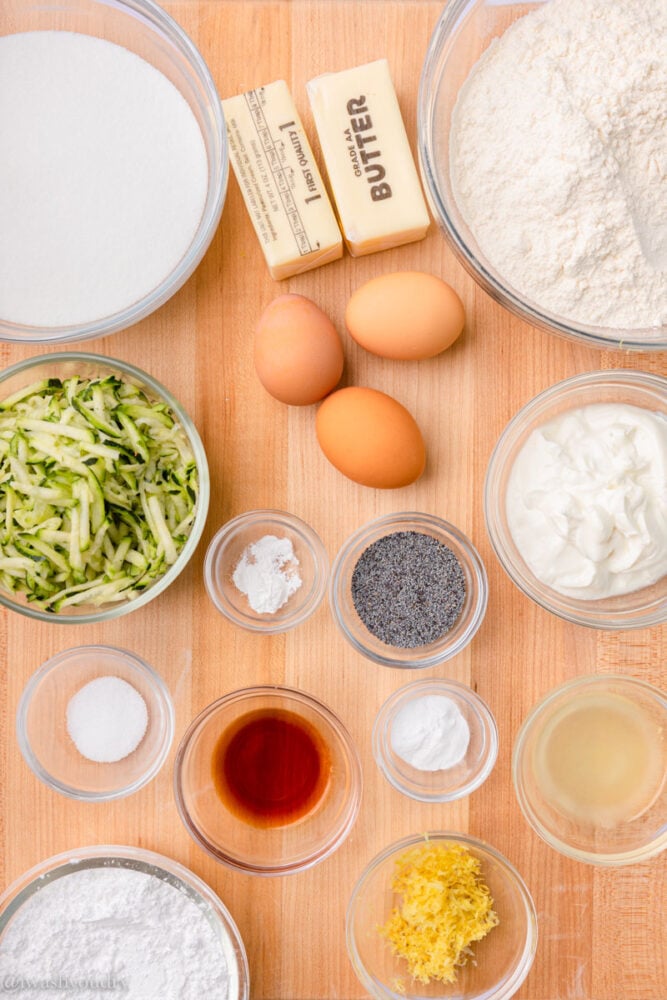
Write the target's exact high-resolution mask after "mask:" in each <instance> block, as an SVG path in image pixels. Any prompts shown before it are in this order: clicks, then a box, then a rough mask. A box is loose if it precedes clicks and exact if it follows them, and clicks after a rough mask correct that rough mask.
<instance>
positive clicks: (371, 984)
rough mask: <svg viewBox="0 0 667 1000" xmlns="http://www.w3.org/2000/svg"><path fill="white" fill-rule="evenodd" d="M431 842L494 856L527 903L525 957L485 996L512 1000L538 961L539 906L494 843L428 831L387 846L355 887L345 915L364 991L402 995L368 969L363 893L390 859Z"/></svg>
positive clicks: (387, 997)
mask: <svg viewBox="0 0 667 1000" xmlns="http://www.w3.org/2000/svg"><path fill="white" fill-rule="evenodd" d="M427 841H435V842H442V841H454V842H457V843H460V844H463V845H464V846H465V847H468V848H470V849H472V850H473V851H479V853H480V854H487V855H490V856H491V857H492V858H493V860H494V861H495V862H496V863H497V864H498V865H499V866H500V867H501V868H502V869H503V870H504V871H505V872H506V873H507V874H508V875H509V877H510V880H511V882H512V884H513V885H514V887H515V889H516V890H517V897H518V898H519V899H520V900H521V902H522V904H523V909H524V914H525V917H526V927H527V934H526V940H525V942H524V947H523V951H522V953H521V958H520V960H519V962H518V963H517V966H516V968H515V969H514V970H513V972H512V973H511V975H510V976H509V978H508V979H507V980H506V981H505V982H504V983H503V984H502V985H501V987H500V989H499V990H498V989H495V990H494V991H493V993H489V994H485V996H484V1000H509V998H510V997H511V996H513V995H514V994H515V993H516V991H517V990H518V989H519V987H520V986H521V984H522V983H523V981H524V980H525V979H526V977H527V975H528V973H529V972H530V969H531V966H532V964H533V960H534V958H535V952H536V950H537V940H538V921H537V910H536V909H535V903H534V901H533V897H532V896H531V894H530V891H529V889H528V886H527V885H526V883H525V881H524V879H523V878H522V876H521V875H520V874H519V872H518V871H517V869H516V868H515V867H514V865H513V864H512V863H511V862H510V861H509V860H508V859H507V858H506V857H505V856H504V855H503V854H501V853H500V851H498V850H497V849H496V848H495V847H492V846H491V844H489V843H487V842H486V841H484V840H480V839H479V838H477V837H472V836H471V835H470V834H466V833H457V832H454V831H451V832H450V831H428V832H426V833H422V834H413V835H410V836H408V837H404V838H402V839H401V840H398V841H395V842H394V843H393V844H389V846H388V847H385V848H384V849H383V850H382V851H380V853H379V854H376V856H375V857H374V858H372V860H371V861H370V862H369V863H368V864H367V865H366V867H365V868H364V870H363V872H362V873H361V875H360V876H359V878H358V880H357V882H356V883H355V885H354V888H353V889H352V893H351V895H350V900H349V903H348V905H347V910H346V914H345V943H346V945H347V951H348V955H349V957H350V962H351V963H352V967H353V969H354V971H355V973H356V976H357V978H358V979H359V981H360V982H361V983H362V985H363V986H364V988H365V989H366V990H368V992H369V993H370V995H371V996H372V997H375V998H376V1000H397V998H398V997H399V994H396V993H394V992H393V991H390V990H388V989H385V988H384V987H383V986H382V984H379V983H378V981H377V980H376V979H375V978H374V977H373V976H372V975H371V974H370V973H369V972H368V971H367V970H366V967H365V966H364V964H363V962H362V960H361V955H360V954H359V950H358V948H357V942H356V937H355V933H354V917H355V913H356V907H357V903H358V901H359V897H360V896H361V893H362V890H363V889H364V887H365V885H366V883H367V881H368V880H369V879H370V878H371V876H372V875H374V873H375V871H376V870H377V869H378V868H379V867H380V865H382V864H383V862H384V861H386V860H387V859H388V858H391V857H392V856H393V855H394V854H399V853H401V852H402V851H405V850H407V849H408V848H410V847H415V846H417V845H418V844H423V843H426V842H427Z"/></svg>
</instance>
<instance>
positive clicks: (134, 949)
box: [0, 846, 249, 1000]
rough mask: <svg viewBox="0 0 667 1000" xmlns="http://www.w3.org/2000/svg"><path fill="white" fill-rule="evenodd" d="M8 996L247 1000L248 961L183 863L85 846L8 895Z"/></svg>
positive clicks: (0, 973)
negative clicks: (74, 995)
mask: <svg viewBox="0 0 667 1000" xmlns="http://www.w3.org/2000/svg"><path fill="white" fill-rule="evenodd" d="M0 980H1V981H2V984H3V989H4V990H6V991H7V992H10V993H14V994H15V995H17V996H24V995H26V996H27V995H28V993H29V995H30V996H31V997H35V998H36V1000H40V998H46V997H50V996H53V994H54V992H62V993H67V994H69V993H70V992H71V993H76V995H77V996H82V997H83V996H86V997H93V996H95V997H98V996H107V995H109V996H115V995H120V996H123V997H126V998H127V1000H168V998H175V997H178V1000H202V998H204V997H205V998H206V1000H246V998H247V997H248V995H249V976H248V963H247V959H246V955H245V949H244V947H243V942H242V940H241V937H240V935H239V932H238V929H237V927H236V925H235V923H234V921H233V919H232V917H231V915H230V913H229V911H228V910H227V908H226V907H225V906H224V904H223V903H222V902H221V900H220V899H219V898H218V897H217V896H216V895H215V893H214V892H213V891H212V890H211V889H210V888H209V887H208V886H207V885H206V884H205V883H204V882H202V881H201V880H200V879H199V878H198V877H197V876H196V875H194V874H193V873H192V872H190V871H188V869H186V868H184V867H183V866H182V865H179V864H177V863H176V862H175V861H171V860H170V859H168V858H165V857H162V856H161V855H159V854H154V853H153V852H152V851H145V850H141V849H139V848H135V847H118V846H113V847H108V846H104V847H100V846H95V847H86V848H81V849H79V850H75V851H70V852H68V853H66V854H59V855H57V856H55V857H52V858H49V859H48V860H46V861H43V862H42V863H41V864H39V865H37V866H36V867H35V868H33V869H32V870H31V871H29V872H27V873H25V874H24V875H22V876H21V877H20V878H19V879H17V881H16V882H14V883H13V885H11V886H10V887H9V888H8V889H7V890H6V891H5V892H4V893H3V895H2V897H0Z"/></svg>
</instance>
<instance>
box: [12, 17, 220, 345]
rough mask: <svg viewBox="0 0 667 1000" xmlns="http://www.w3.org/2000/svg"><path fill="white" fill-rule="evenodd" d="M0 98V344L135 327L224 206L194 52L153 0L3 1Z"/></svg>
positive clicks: (216, 138) (216, 145)
mask: <svg viewBox="0 0 667 1000" xmlns="http://www.w3.org/2000/svg"><path fill="white" fill-rule="evenodd" d="M0 94H3V95H11V99H8V100H3V101H0V146H2V149H3V156H2V158H1V159H0V219H1V220H2V224H1V225H0V339H3V340H12V341H22V342H42V343H44V342H49V343H54V342H64V341H71V340H84V339H87V338H91V337H98V336H103V335H105V334H108V333H112V332H114V331H115V330H120V329H124V328H125V327H128V326H130V325H132V324H133V323H136V322H138V321H139V320H141V319H143V318H144V317H145V316H147V315H148V314H149V313H151V312H153V311H154V310H155V309H157V308H158V307H159V306H160V305H162V304H163V303H164V302H165V301H166V300H167V299H168V298H170V297H171V296H172V295H173V294H174V292H176V290H177V289H178V288H180V286H181V285H182V284H183V282H184V281H185V280H186V279H187V278H188V277H189V276H190V274H191V273H192V272H193V270H194V269H195V267H196V266H197V264H198V263H199V261H200V260H201V258H202V256H203V255H204V253H205V251H206V249H207V248H208V246H209V243H210V241H211V239H212V237H213V234H214V233H215V230H216V228H217V225H218V221H219V219H220V214H221V212H222V207H223V203H224V198H225V192H226V186H227V174H228V161H227V145H226V137H225V130H224V126H223V119H222V111H221V107H220V101H219V98H218V95H217V92H216V88H215V85H214V83H213V80H212V78H211V75H210V73H209V71H208V69H207V67H206V65H205V63H204V61H203V59H202V57H201V55H200V54H199V52H198V51H197V49H196V48H195V47H194V45H193V44H192V42H191V41H190V40H189V38H188V37H187V36H186V35H185V34H184V33H183V31H182V30H181V29H180V28H179V26H178V25H177V24H176V23H175V22H174V21H173V20H172V18H171V17H169V16H168V15H167V14H166V13H165V12H164V11H163V10H162V9H161V8H160V7H158V5H157V4H155V3H153V2H152V0H77V2H76V3H69V4H63V3H60V2H56V0H52V2H46V3H43V2H39V3H37V2H33V0H21V2H14V0H10V2H9V3H8V4H3V5H2V10H1V11H0Z"/></svg>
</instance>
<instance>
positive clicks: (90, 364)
mask: <svg viewBox="0 0 667 1000" xmlns="http://www.w3.org/2000/svg"><path fill="white" fill-rule="evenodd" d="M110 375H115V376H117V377H119V378H120V379H122V380H123V381H125V382H129V383H131V384H133V385H137V386H140V387H141V388H143V389H144V390H145V392H146V395H147V396H149V397H150V398H151V399H153V400H155V401H157V402H162V403H165V404H166V405H167V406H168V407H169V409H170V411H171V412H172V414H173V416H174V418H175V420H176V422H177V423H178V424H179V425H180V426H181V428H182V430H183V432H184V434H185V436H186V438H187V440H188V443H189V446H190V450H191V451H192V455H193V458H194V461H195V463H196V466H197V473H198V483H199V495H198V497H197V502H196V511H195V518H194V521H193V522H192V524H191V526H190V534H189V535H188V537H187V539H186V541H185V543H184V544H183V547H182V548H181V551H180V552H179V553H178V556H177V558H176V561H175V562H173V563H172V564H171V565H170V566H169V567H168V568H167V570H166V571H165V572H164V573H163V574H162V575H161V576H155V577H154V579H153V582H152V583H148V584H147V585H146V586H145V587H144V589H143V590H142V591H141V592H140V593H136V596H134V597H132V598H130V599H125V600H122V601H119V602H117V603H109V602H107V603H105V604H101V605H99V606H94V605H92V604H87V605H83V604H82V605H76V604H74V605H69V606H66V607H63V608H61V609H60V610H58V611H49V610H45V609H42V608H39V607H36V606H35V604H34V603H30V602H29V601H27V600H26V599H25V597H24V596H23V595H21V594H18V593H16V592H13V591H10V590H7V589H4V588H3V587H2V586H0V605H2V606H4V607H5V608H9V610H10V611H18V612H19V614H22V615H26V616H27V617H28V618H34V619H36V620H38V621H43V622H59V623H66V624H68V625H72V624H89V623H91V622H101V621H107V620H108V619H111V618H118V617H120V616H121V615H126V614H128V613H129V612H130V611H134V610H136V609H137V608H141V607H143V606H144V605H145V604H148V602H149V601H152V600H153V599H154V598H155V597H157V596H158V595H159V594H161V593H162V592H163V591H164V590H166V589H167V587H168V586H169V585H170V584H171V583H173V581H174V580H175V579H176V577H177V576H178V575H179V573H181V571H182V570H183V569H185V567H186V565H187V563H188V562H189V560H190V558H191V557H192V555H193V553H194V551H195V549H196V548H197V544H198V542H199V539H200V537H201V534H202V531H203V530H204V525H205V523H206V515H207V513H208V502H209V474H208V463H207V461H206V453H205V451H204V446H203V445H202V442H201V439H200V437H199V434H198V432H197V428H196V427H195V425H194V423H193V422H192V420H191V418H190V417H189V416H188V414H187V413H186V411H185V410H184V408H183V407H182V406H181V404H180V403H179V402H178V401H177V400H176V399H175V398H174V396H172V394H171V393H170V392H169V391H168V390H167V389H165V387H164V386H163V385H161V384H160V383H159V382H158V381H157V380H156V379H154V378H153V377H152V376H151V375H148V374H147V373H146V372H144V371H142V370H141V369H140V368H135V367H134V365H131V364H128V363H127V362H126V361H118V360H117V359H115V358H106V357H102V356H101V355H97V354H84V353H81V352H74V351H72V352H67V353H65V352H63V353H57V354H44V355H39V356H37V357H33V358H28V359H27V360H25V361H20V362H19V363H18V364H15V365H11V366H10V367H9V368H5V369H4V371H2V372H0V403H2V401H3V400H5V399H7V398H9V397H10V396H11V395H13V394H14V393H16V392H18V391H19V390H21V389H24V388H26V387H27V386H30V385H32V384H33V383H36V382H40V381H42V380H44V379H64V378H71V377H73V376H81V377H83V378H91V379H92V378H106V377H107V376H110ZM1 497H2V493H0V498H1ZM107 510H108V508H107ZM3 517H4V515H3ZM55 544H56V548H57V549H58V548H60V547H61V546H60V545H59V543H55ZM62 551H63V553H65V549H63V550H62Z"/></svg>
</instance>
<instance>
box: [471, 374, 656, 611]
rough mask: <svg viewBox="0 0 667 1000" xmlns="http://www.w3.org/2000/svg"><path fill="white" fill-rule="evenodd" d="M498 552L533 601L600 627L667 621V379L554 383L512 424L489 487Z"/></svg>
mask: <svg viewBox="0 0 667 1000" xmlns="http://www.w3.org/2000/svg"><path fill="white" fill-rule="evenodd" d="M484 510H485V516H486V525H487V530H488V533H489V537H490V539H491V543H492V545H493V548H494V549H495V552H496V555H497V556H498V559H499V560H500V562H501V564H502V566H503V568H504V569H505V571H506V572H507V574H508V575H509V577H510V578H511V579H512V581H513V582H514V583H515V584H516V585H517V586H518V587H519V588H520V589H521V590H522V591H523V592H524V593H525V594H527V595H528V597H530V598H532V600H534V601H536V602H537V603H538V604H540V605H541V606H542V607H544V608H546V609H547V610H548V611H551V612H553V613H554V614H556V615H559V616H560V617H561V618H564V619H566V620H567V621H571V622H575V623H577V624H580V625H588V626H591V627H593V628H601V629H630V628H645V627H648V626H651V625H657V624H659V623H661V622H663V621H665V619H667V379H665V378H663V377H661V376H659V375H653V374H650V373H648V372H643V371H635V370H624V369H618V370H615V371H596V372H587V373H585V374H583V375H575V376H574V377H573V378H569V379H566V380H565V381H563V382H558V383H557V384H556V385H553V386H551V387H550V388H548V389H546V390H545V391H544V392H542V393H540V394H539V395H538V396H536V397H535V398H534V399H532V400H531V401H530V402H528V403H527V404H526V405H525V406H524V407H523V408H522V409H521V410H520V411H519V412H518V413H517V414H516V415H515V416H514V417H513V418H512V420H510V422H509V423H508V425H507V426H506V427H505V429H504V431H503V432H502V434H501V435H500V438H499V440H498V442H497V444H496V446H495V448H494V451H493V453H492V455H491V459H490V461H489V465H488V470H487V474H486V481H485V487H484Z"/></svg>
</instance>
